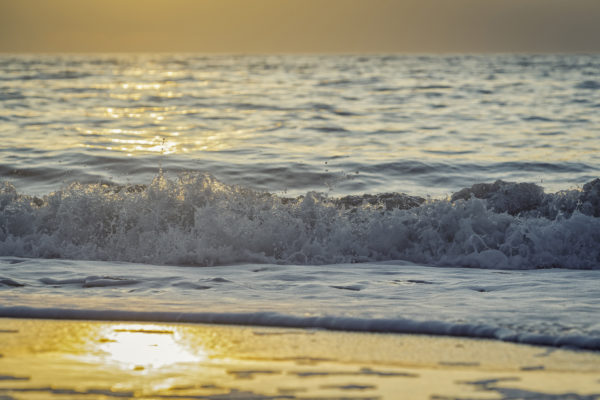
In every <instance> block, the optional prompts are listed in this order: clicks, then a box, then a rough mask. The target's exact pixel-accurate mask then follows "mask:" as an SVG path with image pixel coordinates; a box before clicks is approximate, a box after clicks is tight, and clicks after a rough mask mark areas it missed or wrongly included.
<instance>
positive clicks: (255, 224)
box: [0, 54, 600, 351]
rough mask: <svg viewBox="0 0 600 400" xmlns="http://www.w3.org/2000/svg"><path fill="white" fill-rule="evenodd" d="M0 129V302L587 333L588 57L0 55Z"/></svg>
mask: <svg viewBox="0 0 600 400" xmlns="http://www.w3.org/2000/svg"><path fill="white" fill-rule="evenodd" d="M0 138H1V144H0V317H18V318H59V319H60V318H65V319H87V320H89V319H101V320H126V321H160V322H188V323H217V324H238V325H259V326H276V327H295V328H307V329H332V330H343V331H344V330H346V331H360V332H381V333H392V334H394V333H396V334H397V333H412V334H427V335H451V336H464V337H473V338H487V339H494V340H503V341H510V342H517V343H527V344H534V345H543V346H549V347H567V348H574V349H582V350H587V351H599V350H600V305H599V300H600V179H599V178H600V55H585V54H582V55H560V54H556V55H553V54H547V55H529V54H490V55H226V54H223V55H202V54H85V55H83V54H81V55H78V54H64V55H63V54H59V55H48V54H46V55H42V54H3V55H0ZM0 321H1V320H0ZM0 327H1V322H0Z"/></svg>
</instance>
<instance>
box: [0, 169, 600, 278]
mask: <svg viewBox="0 0 600 400" xmlns="http://www.w3.org/2000/svg"><path fill="white" fill-rule="evenodd" d="M599 216H600V180H599V179H596V180H594V181H592V182H589V183H588V184H586V185H585V186H584V187H583V188H582V189H580V190H566V191H562V192H558V193H550V194H546V193H544V191H543V189H542V188H541V187H539V186H537V185H535V184H531V183H510V182H503V181H497V182H495V183H486V184H477V185H474V186H472V187H471V188H465V189H463V190H461V191H459V192H457V193H455V194H454V195H453V196H452V197H451V198H449V199H445V200H429V201H425V200H424V199H422V198H419V197H414V196H408V195H405V194H400V193H391V194H390V193H388V194H380V195H363V196H347V197H342V198H332V197H329V196H327V195H326V194H323V193H317V192H309V193H307V194H306V195H304V196H300V197H297V198H286V197H282V196H278V195H274V194H271V193H266V192H260V191H255V190H251V189H249V188H246V187H242V186H235V185H227V184H225V183H223V182H220V181H218V180H217V179H215V178H214V177H212V176H210V175H207V174H198V173H188V174H181V175H179V176H178V177H177V178H168V177H167V176H166V175H165V174H163V173H162V172H161V173H160V174H159V175H158V176H156V177H155V178H154V180H153V181H152V182H151V183H150V184H149V185H127V186H110V185H102V184H86V185H84V184H79V183H74V184H71V185H69V186H67V187H65V188H64V189H62V190H59V191H56V192H53V193H51V194H48V195H45V196H43V197H34V196H29V195H25V194H21V193H19V192H18V191H17V189H16V188H15V187H14V186H13V185H11V184H10V183H7V182H4V183H2V186H0V255H3V256H19V257H41V258H69V259H88V260H111V261H128V262H142V263H151V264H176V265H199V266H207V265H223V264H233V263H252V262H255V263H278V264H336V263H352V262H373V261H384V260H395V259H402V260H409V261H412V262H418V263H423V264H428V265H436V266H464V267H481V268H499V269H518V268H523V269H529V268H546V267H560V268H573V269H598V268H600V218H599Z"/></svg>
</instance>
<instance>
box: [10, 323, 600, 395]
mask: <svg viewBox="0 0 600 400" xmlns="http://www.w3.org/2000/svg"><path fill="white" fill-rule="evenodd" d="M0 354H1V355H2V357H0V376H1V379H0V396H1V395H4V396H5V397H6V398H9V399H21V398H61V399H62V398H74V397H77V396H80V397H81V396H85V398H106V397H119V398H180V399H181V398H185V399H192V398H193V399H198V398H201V399H229V398H235V399H240V398H241V399H249V398H252V399H280V398H281V399H284V398H285V399H305V398H315V397H316V398H332V399H333V398H336V399H338V398H352V399H355V398H356V399H367V398H369V399H371V398H389V399H393V398H398V396H399V395H400V394H402V396H400V397H404V398H415V399H419V398H423V399H429V398H436V399H450V398H464V397H467V398H474V397H475V398H481V397H482V396H484V397H485V398H488V397H490V396H492V397H493V398H497V397H498V396H500V398H514V396H519V395H520V396H530V397H531V398H539V397H543V396H558V397H553V398H561V397H567V395H569V396H571V397H569V398H572V399H579V398H586V399H587V398H592V399H593V398H600V380H598V376H600V354H598V353H596V352H590V351H576V350H566V349H557V348H544V347H538V346H529V345H520V344H513V343H506V342H500V341H497V340H496V341H493V340H492V341H490V340H484V339H472V338H453V337H442V336H428V335H409V334H382V333H364V332H360V333H359V332H341V331H327V330H320V329H297V328H275V327H262V326H260V327H259V326H236V325H208V324H188V323H150V322H125V321H111V322H109V321H89V320H87V321H86V320H49V319H28V318H26V319H9V318H0ZM461 396H462V397H461ZM511 396H513V397H511ZM585 396H588V397H585Z"/></svg>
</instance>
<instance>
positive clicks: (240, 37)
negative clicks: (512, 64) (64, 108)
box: [0, 0, 600, 53]
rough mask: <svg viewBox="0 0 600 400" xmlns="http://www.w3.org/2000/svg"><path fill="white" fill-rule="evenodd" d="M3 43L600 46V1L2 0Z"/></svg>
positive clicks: (310, 48)
mask: <svg viewBox="0 0 600 400" xmlns="http://www.w3.org/2000/svg"><path fill="white" fill-rule="evenodd" d="M0 51H2V52H90V51H97V52H115V51H138V52H151V51H170V52H225V53H267V52H277V53H290V52H303V53H316V52H347V53H362V52H378V53H381V52H420V53H428V52H512V51H517V52H599V51H600V0H0Z"/></svg>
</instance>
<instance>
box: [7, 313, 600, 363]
mask: <svg viewBox="0 0 600 400" xmlns="http://www.w3.org/2000/svg"><path fill="white" fill-rule="evenodd" d="M3 318H15V319H42V320H45V319H48V320H71V321H100V322H134V321H135V322H140V323H159V324H170V323H187V324H200V325H202V324H209V325H224V326H239V327H250V326H260V327H266V328H274V329H277V328H281V329H318V330H325V331H330V332H349V333H373V334H397V335H429V336H435V337H453V338H465V339H485V340H492V341H498V342H503V343H513V344H522V345H532V346H544V347H550V348H563V347H564V348H570V349H577V350H582V351H592V352H594V351H595V352H597V351H600V338H593V337H586V336H578V335H571V336H562V337H553V336H550V335H542V334H524V333H516V332H511V331H508V330H506V329H505V330H500V329H498V327H494V326H488V325H477V324H449V323H446V322H443V321H435V320H430V321H427V320H425V321H417V320H410V319H384V318H379V319H363V318H354V317H327V316H296V315H286V314H281V313H278V312H272V311H265V312H246V313H244V312H241V313H231V312H221V313H219V312H174V311H161V312H150V311H127V310H86V309H65V308H31V307H25V306H14V307H0V319H3Z"/></svg>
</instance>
